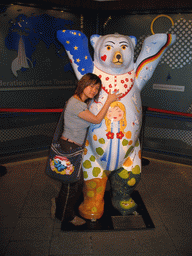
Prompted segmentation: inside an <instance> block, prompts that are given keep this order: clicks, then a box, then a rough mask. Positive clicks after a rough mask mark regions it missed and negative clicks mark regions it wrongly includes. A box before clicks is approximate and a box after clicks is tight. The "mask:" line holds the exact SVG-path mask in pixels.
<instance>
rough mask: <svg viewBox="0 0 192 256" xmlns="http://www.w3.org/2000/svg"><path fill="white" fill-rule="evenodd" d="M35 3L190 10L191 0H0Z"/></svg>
mask: <svg viewBox="0 0 192 256" xmlns="http://www.w3.org/2000/svg"><path fill="white" fill-rule="evenodd" d="M10 3H15V4H16V3H17V4H18V3H19V4H27V5H28V4H29V3H31V4H35V5H38V6H40V7H41V8H45V9H48V8H52V7H59V8H68V9H73V10H79V11H80V10H93V11H94V10H95V11H127V12H133V11H138V12H142V11H154V10H156V11H157V10H158V11H162V10H163V11H179V10H182V11H190V9H192V1H191V0H169V1H167V0H160V1H159V0H142V1H141V0H111V1H110V0H33V1H30V0H27V1H26V0H23V1H22V0H21V1H16V0H1V4H10Z"/></svg>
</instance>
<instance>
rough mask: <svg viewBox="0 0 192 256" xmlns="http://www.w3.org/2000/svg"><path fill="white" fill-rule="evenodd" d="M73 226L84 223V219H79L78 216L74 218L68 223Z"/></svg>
mask: <svg viewBox="0 0 192 256" xmlns="http://www.w3.org/2000/svg"><path fill="white" fill-rule="evenodd" d="M70 222H71V223H72V224H73V225H74V226H81V225H83V224H85V223H86V221H85V220H84V219H81V218H79V217H78V216H75V218H74V219H73V220H71V221H70Z"/></svg>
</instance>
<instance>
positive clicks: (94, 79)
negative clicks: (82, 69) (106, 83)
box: [75, 73, 101, 100]
mask: <svg viewBox="0 0 192 256" xmlns="http://www.w3.org/2000/svg"><path fill="white" fill-rule="evenodd" d="M95 84H99V85H100V86H99V91H98V93H97V95H96V96H95V97H94V99H95V100H98V97H99V93H100V91H101V79H100V78H99V77H98V76H97V75H95V74H93V73H87V74H85V75H84V76H82V77H81V79H80V80H79V81H78V84H77V88H76V90H75V94H76V95H77V96H79V98H81V94H82V93H83V90H84V89H85V88H86V87H87V86H89V85H95Z"/></svg>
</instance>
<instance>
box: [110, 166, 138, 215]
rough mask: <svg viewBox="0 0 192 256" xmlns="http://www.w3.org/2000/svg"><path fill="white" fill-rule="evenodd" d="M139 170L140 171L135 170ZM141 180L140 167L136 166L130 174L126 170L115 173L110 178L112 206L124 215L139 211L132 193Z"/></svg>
mask: <svg viewBox="0 0 192 256" xmlns="http://www.w3.org/2000/svg"><path fill="white" fill-rule="evenodd" d="M136 169H138V171H136V173H135V170H136ZM140 179H141V173H140V167H139V165H137V166H135V167H134V168H133V169H132V171H130V172H128V171H127V170H125V169H124V168H120V169H118V170H116V171H113V172H112V173H111V175H110V176H109V181H110V184H111V194H112V198H111V200H112V204H113V206H114V207H115V208H116V209H117V210H118V211H119V212H120V213H121V214H122V215H123V216H126V215H129V214H131V213H133V212H134V211H135V210H136V209H137V204H136V203H135V202H134V200H133V199H132V198H131V193H132V192H133V190H134V189H135V187H136V186H137V184H138V183H139V181H140Z"/></svg>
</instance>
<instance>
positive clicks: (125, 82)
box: [93, 67, 135, 97]
mask: <svg viewBox="0 0 192 256" xmlns="http://www.w3.org/2000/svg"><path fill="white" fill-rule="evenodd" d="M93 73H94V74H96V75H98V76H99V78H100V79H101V81H102V89H103V90H104V91H105V92H107V93H109V91H110V90H111V92H117V91H119V93H122V97H124V96H125V95H126V94H128V93H129V91H130V90H131V89H132V87H133V84H134V80H135V72H134V70H132V71H129V72H126V73H124V74H120V75H111V74H108V73H105V72H104V71H101V70H99V69H98V68H97V67H94V70H93Z"/></svg>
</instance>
